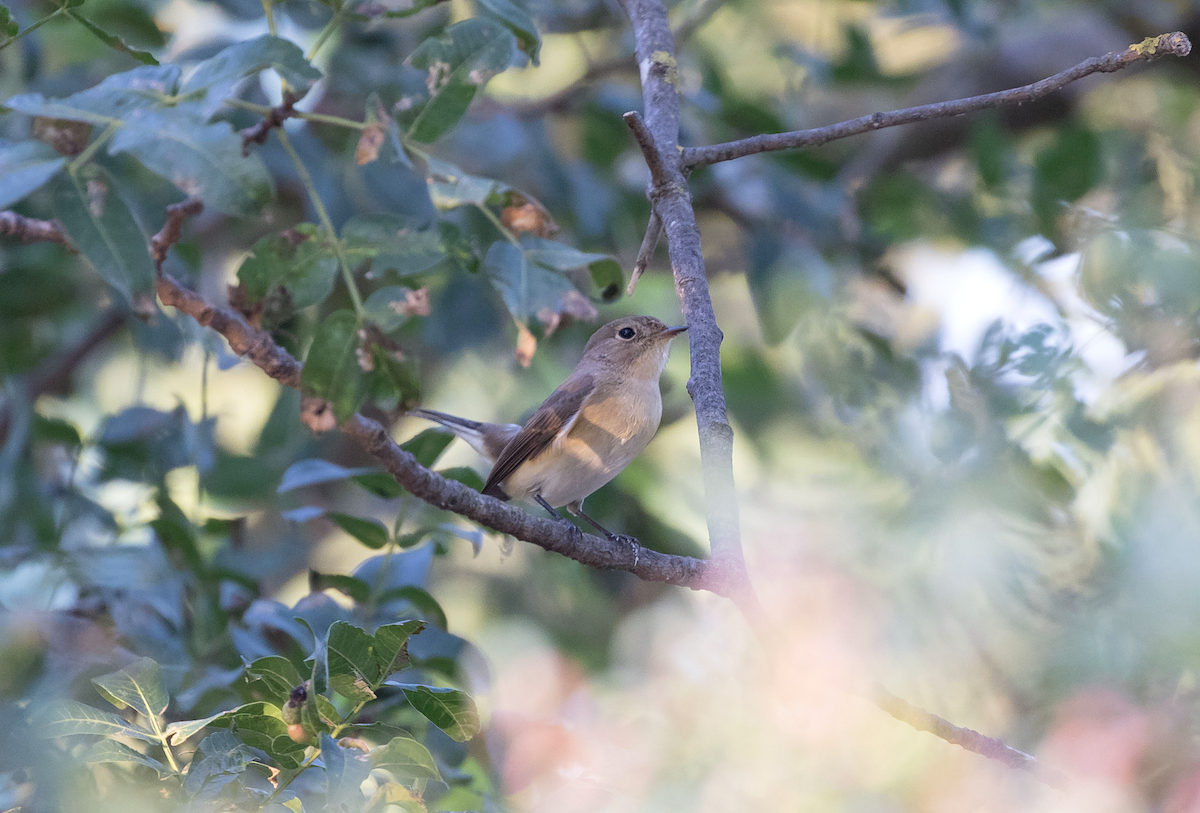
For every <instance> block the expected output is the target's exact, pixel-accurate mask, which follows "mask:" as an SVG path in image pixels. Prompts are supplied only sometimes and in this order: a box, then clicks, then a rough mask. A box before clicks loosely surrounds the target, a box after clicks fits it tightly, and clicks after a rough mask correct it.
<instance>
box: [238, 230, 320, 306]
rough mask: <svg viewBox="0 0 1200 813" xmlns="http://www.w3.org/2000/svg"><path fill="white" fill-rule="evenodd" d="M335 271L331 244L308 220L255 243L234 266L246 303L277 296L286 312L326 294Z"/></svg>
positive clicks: (311, 303) (317, 299) (312, 303)
mask: <svg viewBox="0 0 1200 813" xmlns="http://www.w3.org/2000/svg"><path fill="white" fill-rule="evenodd" d="M337 270H338V263H337V254H336V253H335V251H334V247H333V244H332V243H330V242H329V241H328V240H326V239H324V238H323V237H322V235H321V232H320V230H319V229H318V228H317V227H316V226H315V225H313V224H312V223H301V224H300V225H299V226H296V227H295V228H292V229H290V230H289V231H288V232H287V233H285V234H273V235H269V236H267V237H264V238H262V239H261V240H259V241H258V242H257V243H255V244H254V253H253V254H251V255H250V256H249V257H247V258H246V259H245V260H243V261H242V265H241V267H240V268H239V269H238V281H239V282H240V283H241V284H242V288H243V290H244V293H245V298H246V302H247V304H251V305H253V304H254V303H256V302H260V301H262V300H263V299H266V298H267V297H268V296H281V297H282V298H283V300H284V302H285V303H286V305H287V307H288V310H289V311H290V310H300V309H302V308H307V307H308V306H309V305H315V304H317V303H318V302H321V301H322V300H324V299H325V297H327V296H329V292H330V291H332V290H333V281H334V278H335V277H336V276H337Z"/></svg>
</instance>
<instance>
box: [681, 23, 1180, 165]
mask: <svg viewBox="0 0 1200 813" xmlns="http://www.w3.org/2000/svg"><path fill="white" fill-rule="evenodd" d="M1191 50H1192V44H1191V42H1189V41H1188V38H1187V37H1186V36H1185V35H1184V34H1182V33H1181V32H1179V31H1176V32H1174V33H1171V34H1162V35H1160V36H1158V37H1147V38H1146V39H1145V40H1143V41H1142V42H1140V43H1138V44H1137V45H1131V46H1130V47H1129V48H1126V49H1125V50H1124V51H1122V52H1120V53H1119V54H1107V55H1105V56H1100V57H1092V58H1091V59H1085V60H1084V61H1083V62H1080V63H1079V64H1078V65H1076V66H1075V67H1073V68H1069V69H1067V70H1065V71H1063V72H1061V73H1056V74H1054V75H1053V76H1051V77H1048V78H1046V79H1042V80H1040V81H1038V82H1034V83H1032V84H1029V85H1022V86H1021V87H1018V88H1012V89H1011V90H1001V91H997V92H996V93H985V94H984V95H982V96H971V97H969V98H966V99H958V100H956V101H951V102H935V103H933V104H923V105H920V106H918V107H908V108H905V109H903V110H891V111H888V112H886V113H872V114H871V115H869V116H860V117H858V118H856V119H850V120H849V121H843V122H839V123H837V124H830V125H826V126H825V127H815V128H813V129H811V130H794V131H792V132H788V133H767V134H765V135H757V136H751V137H750V138H742V139H739V140H737V141H728V142H725V143H723V144H712V145H710V146H707V147H690V148H687V149H685V150H684V151H683V163H684V165H685V166H688V167H696V166H706V165H708V164H716V163H718V162H720V161H732V160H733V159H735V158H744V157H745V156H747V155H756V154H758V153H762V152H775V151H777V150H792V149H796V148H798V147H817V146H820V145H821V144H828V143H829V142H831V141H837V140H839V139H842V138H848V137H849V136H853V135H859V134H861V133H868V132H871V131H873V130H881V129H883V128H884V127H895V126H897V125H900V124H913V123H914V122H918V121H928V120H929V119H941V118H949V117H952V116H961V115H963V114H965V113H974V112H977V111H979V110H988V109H990V108H993V107H1000V106H1002V105H1007V104H1021V103H1022V102H1031V101H1034V100H1035V99H1040V98H1041V97H1043V96H1045V95H1047V94H1049V93H1053V92H1054V91H1056V90H1059V89H1061V88H1063V87H1065V86H1066V85H1069V84H1070V83H1071V82H1074V81H1076V80H1078V79H1082V78H1083V77H1085V76H1090V75H1091V74H1093V73H1113V72H1115V71H1119V70H1122V69H1123V68H1128V67H1129V66H1130V65H1133V64H1135V63H1138V62H1146V61H1149V60H1152V59H1157V58H1159V57H1160V56H1167V55H1171V56H1187V55H1188V54H1189V53H1190V52H1191Z"/></svg>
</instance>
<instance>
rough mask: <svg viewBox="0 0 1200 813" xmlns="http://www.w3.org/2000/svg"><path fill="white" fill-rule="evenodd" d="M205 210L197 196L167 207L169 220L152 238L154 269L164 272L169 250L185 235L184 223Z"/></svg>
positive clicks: (151, 247)
mask: <svg viewBox="0 0 1200 813" xmlns="http://www.w3.org/2000/svg"><path fill="white" fill-rule="evenodd" d="M202 211H204V204H203V203H202V202H201V201H199V200H197V199H196V198H188V199H187V200H185V201H183V202H181V203H172V204H171V205H170V206H168V207H167V222H166V223H164V224H163V227H162V228H161V229H159V230H158V233H157V234H155V235H154V236H153V237H151V238H150V259H152V260H154V270H155V272H156V273H159V274H161V273H162V267H163V263H164V262H165V261H166V259H167V250H168V249H169V248H171V246H173V245H175V244H176V243H178V242H179V238H180V237H181V236H183V223H184V221H185V220H188V219H189V218H192V217H195V216H196V215H198V214H200V212H202Z"/></svg>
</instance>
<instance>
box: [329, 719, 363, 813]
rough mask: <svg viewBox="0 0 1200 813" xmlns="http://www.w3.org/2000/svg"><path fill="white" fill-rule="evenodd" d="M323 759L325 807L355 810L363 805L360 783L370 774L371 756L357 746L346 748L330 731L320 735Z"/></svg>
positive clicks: (344, 812)
mask: <svg viewBox="0 0 1200 813" xmlns="http://www.w3.org/2000/svg"><path fill="white" fill-rule="evenodd" d="M321 761H322V762H324V763H325V800H326V801H325V809H326V810H328V811H330V813H356V812H357V811H359V810H361V809H362V808H363V805H364V804H365V802H366V799H364V798H363V795H362V791H361V790H360V789H359V786H360V785H361V784H362V783H363V782H365V781H366V779H367V777H368V776H370V774H371V760H370V758H369V757H368V756H367V755H366V754H364V753H363V752H362V751H360V750H358V749H357V748H343V747H342V746H340V745H338V744H337V741H336V740H334V739H333V738H332V737H330V736H329V735H328V734H322V735H321Z"/></svg>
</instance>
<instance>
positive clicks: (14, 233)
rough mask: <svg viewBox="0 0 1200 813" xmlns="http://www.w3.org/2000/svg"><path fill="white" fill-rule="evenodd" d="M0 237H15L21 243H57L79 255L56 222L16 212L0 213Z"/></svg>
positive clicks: (59, 224) (60, 225)
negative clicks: (36, 218)
mask: <svg viewBox="0 0 1200 813" xmlns="http://www.w3.org/2000/svg"><path fill="white" fill-rule="evenodd" d="M0 235H7V236H9V237H15V238H17V239H18V240H20V241H21V242H22V243H58V244H59V245H60V246H65V247H66V249H67V251H69V252H71V253H72V254H78V253H79V250H78V249H76V248H75V246H73V245H71V241H70V240H68V239H67V235H66V233H65V232H63V230H62V224H61V223H59V222H58V221H57V220H35V219H34V218H32V217H25V216H24V215H19V214H17V213H16V212H0Z"/></svg>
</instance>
